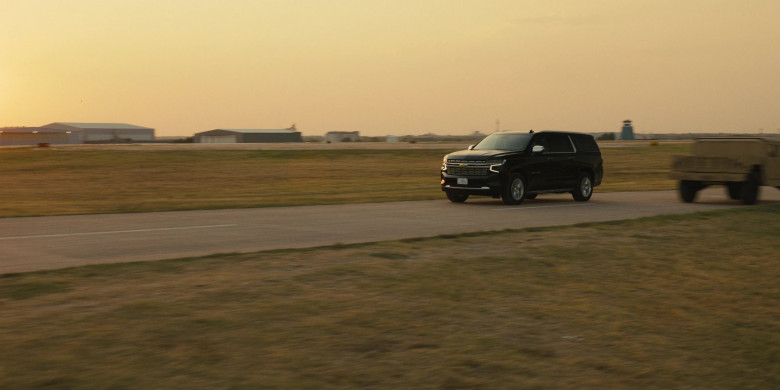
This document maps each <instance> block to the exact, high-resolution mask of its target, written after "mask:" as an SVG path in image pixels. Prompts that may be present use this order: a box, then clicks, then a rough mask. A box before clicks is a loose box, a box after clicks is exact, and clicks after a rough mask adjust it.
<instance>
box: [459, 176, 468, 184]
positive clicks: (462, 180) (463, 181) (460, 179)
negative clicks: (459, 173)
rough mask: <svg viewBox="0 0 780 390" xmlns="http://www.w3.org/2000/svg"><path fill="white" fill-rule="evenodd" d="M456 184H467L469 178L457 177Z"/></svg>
mask: <svg viewBox="0 0 780 390" xmlns="http://www.w3.org/2000/svg"><path fill="white" fill-rule="evenodd" d="M458 185H459V186H467V185H469V179H468V178H466V177H459V178H458Z"/></svg>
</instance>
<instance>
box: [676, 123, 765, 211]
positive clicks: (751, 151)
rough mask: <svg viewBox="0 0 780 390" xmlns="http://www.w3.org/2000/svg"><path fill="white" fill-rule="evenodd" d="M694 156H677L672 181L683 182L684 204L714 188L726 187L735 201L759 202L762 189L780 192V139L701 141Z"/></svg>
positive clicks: (697, 143)
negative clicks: (706, 189)
mask: <svg viewBox="0 0 780 390" xmlns="http://www.w3.org/2000/svg"><path fill="white" fill-rule="evenodd" d="M691 154H692V155H690V156H673V157H672V171H671V175H670V176H671V178H672V179H675V180H679V181H680V182H679V186H678V189H679V191H680V198H682V200H683V202H686V203H690V202H693V201H694V200H696V194H697V192H699V191H700V190H702V189H704V188H706V187H707V186H710V185H723V186H724V187H726V193H727V194H728V196H729V197H730V198H731V199H735V200H740V201H741V202H742V203H743V204H748V205H750V204H754V203H756V201H757V200H758V194H759V187H760V186H775V187H777V188H778V189H780V138H765V137H710V138H698V139H696V141H695V142H694V143H693V145H692V146H691Z"/></svg>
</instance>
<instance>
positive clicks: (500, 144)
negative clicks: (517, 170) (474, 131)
mask: <svg viewBox="0 0 780 390" xmlns="http://www.w3.org/2000/svg"><path fill="white" fill-rule="evenodd" d="M530 139H531V135H530V134H502V133H495V134H491V135H489V136H487V137H485V139H483V140H482V141H481V142H480V143H478V144H477V146H475V147H474V149H476V150H525V148H526V147H527V146H528V141H529V140H530Z"/></svg>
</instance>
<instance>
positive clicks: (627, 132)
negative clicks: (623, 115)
mask: <svg viewBox="0 0 780 390" xmlns="http://www.w3.org/2000/svg"><path fill="white" fill-rule="evenodd" d="M620 139H624V140H632V139H634V127H633V126H631V120H630V119H626V120H624V121H623V129H622V130H621V131H620Z"/></svg>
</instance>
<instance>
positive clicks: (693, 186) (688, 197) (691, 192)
mask: <svg viewBox="0 0 780 390" xmlns="http://www.w3.org/2000/svg"><path fill="white" fill-rule="evenodd" d="M679 189H680V198H682V201H683V202H685V203H691V202H693V201H694V200H696V193H697V192H699V190H700V189H701V183H699V182H698V181H694V180H680V186H679Z"/></svg>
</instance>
